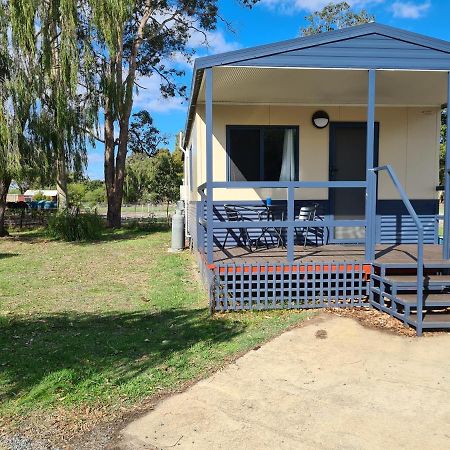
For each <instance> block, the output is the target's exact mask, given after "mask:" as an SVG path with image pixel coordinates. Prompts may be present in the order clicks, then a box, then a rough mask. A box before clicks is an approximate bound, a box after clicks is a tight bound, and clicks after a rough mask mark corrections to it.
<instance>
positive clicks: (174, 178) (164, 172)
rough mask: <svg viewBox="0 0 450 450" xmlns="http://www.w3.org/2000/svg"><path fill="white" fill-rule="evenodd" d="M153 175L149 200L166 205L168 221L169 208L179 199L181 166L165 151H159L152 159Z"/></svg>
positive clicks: (181, 175)
mask: <svg viewBox="0 0 450 450" xmlns="http://www.w3.org/2000/svg"><path fill="white" fill-rule="evenodd" d="M154 159H155V161H154V166H153V174H152V178H151V180H150V184H149V188H150V193H151V194H150V195H151V199H152V201H153V202H154V203H156V204H165V205H166V216H167V221H169V206H170V204H171V203H173V202H174V201H176V200H178V199H179V198H180V185H181V183H182V180H183V164H182V163H181V164H180V162H179V161H178V160H177V158H176V157H174V154H171V153H170V151H169V150H167V149H161V150H159V151H158V153H157V154H156V156H155V157H154Z"/></svg>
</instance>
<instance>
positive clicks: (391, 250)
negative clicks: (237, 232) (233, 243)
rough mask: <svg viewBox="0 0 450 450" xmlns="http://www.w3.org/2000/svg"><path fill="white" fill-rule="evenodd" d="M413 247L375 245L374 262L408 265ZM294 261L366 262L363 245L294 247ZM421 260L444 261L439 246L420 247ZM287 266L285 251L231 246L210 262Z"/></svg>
mask: <svg viewBox="0 0 450 450" xmlns="http://www.w3.org/2000/svg"><path fill="white" fill-rule="evenodd" d="M416 257H417V245H414V244H399V245H394V244H392V245H377V247H376V261H377V262H380V263H386V264H387V263H410V264H413V263H415V262H416ZM295 261H296V262H304V263H307V262H319V263H320V262H330V261H339V262H355V261H357V262H366V260H365V256H364V246H363V245H348V244H341V245H339V244H332V245H324V246H319V247H307V248H306V249H304V248H303V246H295ZM424 261H425V262H426V263H434V264H441V263H445V262H448V261H445V260H443V258H442V246H441V245H433V244H428V245H424ZM266 262H268V263H271V264H277V263H287V251H286V249H285V248H277V247H271V248H268V249H267V248H259V249H258V250H256V251H254V252H250V251H249V250H247V249H245V248H242V247H232V248H227V249H225V250H221V249H217V250H216V251H215V252H214V263H237V264H258V263H262V264H264V263H266Z"/></svg>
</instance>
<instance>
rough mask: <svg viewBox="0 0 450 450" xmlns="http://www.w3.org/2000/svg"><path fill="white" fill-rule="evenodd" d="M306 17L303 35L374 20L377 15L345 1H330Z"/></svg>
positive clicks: (302, 30) (301, 32) (301, 31)
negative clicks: (354, 8) (355, 7)
mask: <svg viewBox="0 0 450 450" xmlns="http://www.w3.org/2000/svg"><path fill="white" fill-rule="evenodd" d="M305 19H306V22H307V26H306V27H303V28H302V29H301V30H300V34H301V35H302V36H310V35H313V34H319V33H323V32H326V31H332V30H339V29H341V28H347V27H351V26H354V25H361V24H363V23H368V22H374V21H375V16H373V15H372V14H370V13H368V12H367V11H366V10H365V9H361V10H358V11H355V10H353V9H352V8H351V6H350V5H349V4H348V3H347V2H346V1H344V2H338V3H334V2H330V3H329V4H328V5H325V6H324V7H323V8H322V9H321V10H318V11H314V12H313V13H311V14H310V15H309V16H307V17H306V18H305Z"/></svg>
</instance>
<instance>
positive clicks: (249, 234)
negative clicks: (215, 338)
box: [184, 23, 450, 335]
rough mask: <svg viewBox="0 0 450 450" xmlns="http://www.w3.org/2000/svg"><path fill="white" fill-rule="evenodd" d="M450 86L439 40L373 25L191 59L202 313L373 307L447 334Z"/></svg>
mask: <svg viewBox="0 0 450 450" xmlns="http://www.w3.org/2000/svg"><path fill="white" fill-rule="evenodd" d="M449 73H450V43H449V42H446V41H442V40H438V39H434V38H431V37H427V36H423V35H419V34H416V33H412V32H409V31H404V30H401V29H397V28H393V27H390V26H385V25H381V24H377V23H370V24H364V25H359V26H355V27H351V28H347V29H343V30H337V31H331V32H327V33H323V34H320V35H315V36H308V37H300V38H297V39H293V40H289V41H284V42H277V43H273V44H269V45H263V46H258V47H254V48H247V49H242V50H237V51H232V52H228V53H223V54H218V55H213V56H207V57H203V58H199V59H197V60H196V62H195V66H194V73H193V80H192V87H191V97H190V103H189V110H188V117H187V121H186V128H185V133H184V147H185V201H186V217H187V235H188V237H189V239H190V243H191V247H192V249H193V251H194V252H195V253H196V255H197V259H198V262H199V265H200V269H201V273H202V276H203V279H204V280H205V283H206V284H207V286H208V290H209V296H210V306H211V311H212V312H219V311H230V310H232V311H238V310H264V309H277V308H287V309H291V308H328V307H361V306H369V305H370V306H372V307H374V308H377V309H378V310H380V311H382V312H385V313H387V314H390V315H391V316H393V317H396V318H397V319H399V320H401V321H402V322H403V323H404V324H405V325H406V326H410V327H414V328H415V329H416V331H417V334H418V335H421V334H422V331H423V330H428V329H436V328H439V329H440V328H450V314H449V309H450V260H449V257H450V254H449V253H450V243H449V237H450V221H449V214H450V204H449V202H450V195H449V189H450V178H449V177H450V175H449V169H450V157H449V156H447V158H446V163H445V183H444V184H445V185H444V187H443V188H442V189H444V190H445V194H446V195H445V196H444V199H445V200H444V201H445V205H444V206H445V208H444V213H443V215H442V216H441V215H440V211H439V186H438V185H439V149H440V144H441V134H440V133H441V112H442V111H443V109H445V108H447V104H448V99H449V92H450V88H449V87H450V76H449ZM447 142H448V139H447ZM447 155H449V153H448V152H447Z"/></svg>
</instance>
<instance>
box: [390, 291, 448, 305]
mask: <svg viewBox="0 0 450 450" xmlns="http://www.w3.org/2000/svg"><path fill="white" fill-rule="evenodd" d="M397 299H398V302H399V303H402V304H404V305H408V306H416V305H417V294H397ZM423 299H424V305H425V308H428V307H433V306H437V307H446V306H448V307H450V294H430V293H424V294H423Z"/></svg>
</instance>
